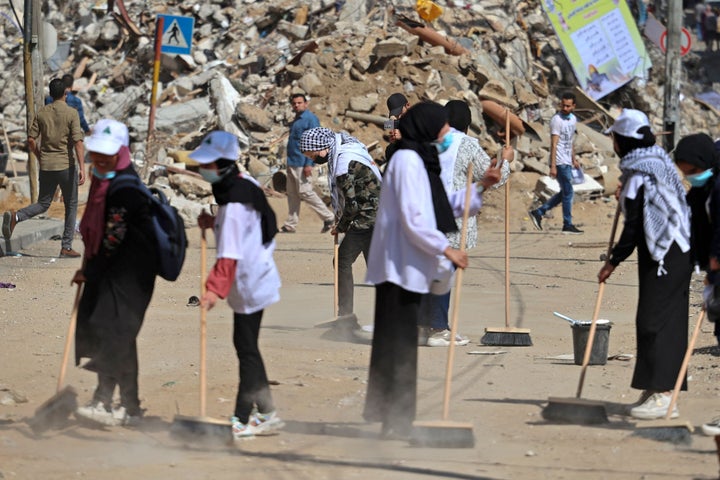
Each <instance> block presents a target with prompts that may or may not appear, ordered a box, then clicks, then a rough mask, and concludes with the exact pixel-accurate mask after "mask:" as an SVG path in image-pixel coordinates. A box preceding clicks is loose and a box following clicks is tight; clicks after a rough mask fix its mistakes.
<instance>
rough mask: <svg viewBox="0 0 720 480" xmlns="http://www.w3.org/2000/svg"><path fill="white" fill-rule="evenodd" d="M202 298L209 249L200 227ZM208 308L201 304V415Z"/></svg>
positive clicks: (202, 229)
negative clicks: (206, 254)
mask: <svg viewBox="0 0 720 480" xmlns="http://www.w3.org/2000/svg"><path fill="white" fill-rule="evenodd" d="M200 232H201V235H200V298H203V297H204V296H205V274H206V271H207V261H206V259H205V253H206V251H207V239H206V238H205V229H204V228H201V229H200ZM206 344H207V310H206V309H205V307H204V306H202V305H201V306H200V416H201V417H204V416H205V407H206V405H207V392H206V387H207V361H206V358H205V357H206V353H207V352H206V349H207V345H206Z"/></svg>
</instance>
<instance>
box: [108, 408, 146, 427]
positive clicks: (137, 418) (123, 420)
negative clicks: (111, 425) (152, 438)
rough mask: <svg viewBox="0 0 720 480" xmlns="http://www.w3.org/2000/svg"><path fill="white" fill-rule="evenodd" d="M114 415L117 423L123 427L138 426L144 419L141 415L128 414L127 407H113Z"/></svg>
mask: <svg viewBox="0 0 720 480" xmlns="http://www.w3.org/2000/svg"><path fill="white" fill-rule="evenodd" d="M112 416H113V419H114V420H115V425H118V426H123V427H137V426H138V425H140V422H141V420H142V416H141V415H128V413H127V410H126V409H125V407H118V408H113V410H112Z"/></svg>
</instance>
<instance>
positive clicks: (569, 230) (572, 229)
mask: <svg viewBox="0 0 720 480" xmlns="http://www.w3.org/2000/svg"><path fill="white" fill-rule="evenodd" d="M562 233H570V234H572V235H580V234H581V233H583V231H582V230H580V229H579V228H577V227H576V226H575V225H566V226H564V227H563V229H562Z"/></svg>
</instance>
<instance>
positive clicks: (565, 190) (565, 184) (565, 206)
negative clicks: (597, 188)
mask: <svg viewBox="0 0 720 480" xmlns="http://www.w3.org/2000/svg"><path fill="white" fill-rule="evenodd" d="M557 181H558V183H559V184H560V192H559V193H556V194H555V195H553V196H552V197H551V198H550V200H548V201H547V202H545V204H543V205H542V206H541V207H540V208H538V209H537V210H536V211H537V212H538V213H539V214H540V215H545V213H546V212H547V211H548V210H550V209H551V208H555V207H556V206H557V205H558V204H559V203H560V202H562V211H563V227H569V226H570V225H572V224H573V223H572V204H573V186H572V165H558V166H557Z"/></svg>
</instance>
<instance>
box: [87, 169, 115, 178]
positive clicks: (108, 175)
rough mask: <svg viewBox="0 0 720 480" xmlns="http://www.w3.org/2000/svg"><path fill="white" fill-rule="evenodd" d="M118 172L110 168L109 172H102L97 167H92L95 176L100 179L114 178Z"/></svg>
mask: <svg viewBox="0 0 720 480" xmlns="http://www.w3.org/2000/svg"><path fill="white" fill-rule="evenodd" d="M116 173H117V172H115V170H110V171H109V172H107V173H100V172H98V170H97V168H95V167H93V168H92V174H93V177H95V178H97V179H98V180H112V179H113V178H115V174H116Z"/></svg>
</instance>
